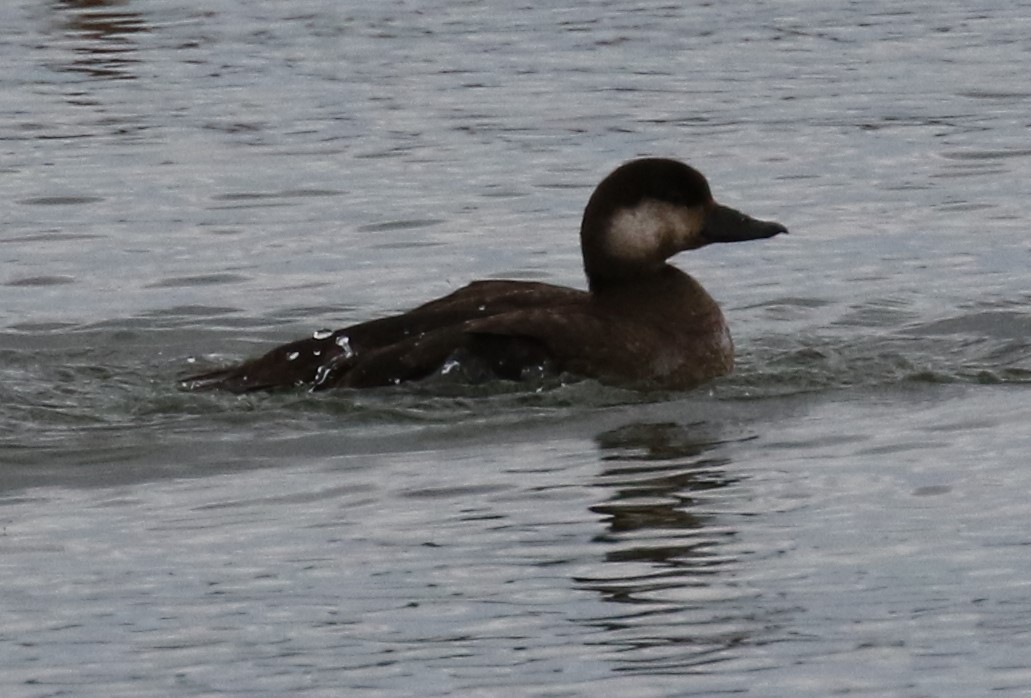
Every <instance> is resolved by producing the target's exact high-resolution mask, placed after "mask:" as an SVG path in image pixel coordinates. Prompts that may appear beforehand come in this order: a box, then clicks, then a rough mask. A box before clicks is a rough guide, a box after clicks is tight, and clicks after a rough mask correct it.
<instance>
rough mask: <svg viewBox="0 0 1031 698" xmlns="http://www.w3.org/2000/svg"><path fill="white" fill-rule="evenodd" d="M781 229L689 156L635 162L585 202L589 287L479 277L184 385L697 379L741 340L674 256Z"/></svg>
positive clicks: (245, 387)
mask: <svg viewBox="0 0 1031 698" xmlns="http://www.w3.org/2000/svg"><path fill="white" fill-rule="evenodd" d="M786 232H787V229H786V228H785V227H784V226H782V225H781V224H779V223H774V222H772V221H760V220H756V219H754V218H751V217H749V216H746V215H745V214H743V213H740V212H738V211H735V210H734V209H732V208H728V207H726V206H722V205H720V204H718V203H716V201H715V200H714V199H713V197H712V193H711V192H710V191H709V184H708V182H707V181H706V180H705V177H703V176H702V174H701V173H700V172H698V171H697V170H695V169H693V168H691V167H689V166H687V165H685V164H683V163H681V162H677V161H675V160H667V159H662V158H645V159H640V160H633V161H631V162H628V163H626V164H624V165H622V166H620V167H619V168H617V169H616V170H615V171H614V172H612V174H610V175H609V176H608V177H606V178H605V179H604V180H602V182H601V184H599V185H598V188H597V189H595V191H594V193H593V194H592V195H591V198H590V200H589V201H588V202H587V208H586V210H585V211H584V217H583V222H582V224H581V227H580V245H581V248H582V252H583V259H584V271H585V272H586V273H587V283H588V287H589V290H588V291H580V290H576V289H572V288H566V287H563V286H554V285H552V284H543V283H535V282H529V281H501V280H498V281H474V282H473V283H471V284H469V285H468V286H466V287H464V288H461V289H459V290H457V291H455V292H454V293H451V294H450V295H447V296H444V297H443V298H439V299H437V300H434V301H430V302H429V303H426V304H425V305H421V306H419V307H418V308H415V309H414V310H410V311H408V312H407V313H403V314H400V315H394V316H392V317H386V318H381V319H378V320H371V321H369V322H363V323H359V324H357V325H352V326H351V327H345V328H344V329H341V330H337V331H335V332H329V331H326V332H316V333H315V335H314V336H313V337H311V338H308V339H301V340H298V341H296V342H291V343H290V344H285V345H283V346H281V347H277V348H275V349H273V350H272V351H270V352H268V353H267V354H265V355H264V356H260V357H258V358H256V359H252V360H250V361H245V362H244V363H241V364H238V365H235V366H230V367H227V368H223V369H218V370H215V371H211V372H208V373H203V374H200V375H196V376H192V377H190V378H187V379H185V381H184V385H186V386H187V387H189V388H191V389H204V388H221V389H225V390H230V391H234V392H247V391H252V390H267V389H272V388H285V387H295V386H303V387H308V388H309V389H311V390H325V389H328V388H368V387H373V386H383V385H393V384H398V383H402V382H406V381H413V380H419V379H422V378H425V377H427V376H430V375H433V374H435V373H437V372H439V371H441V370H447V368H448V367H450V366H453V365H455V364H456V363H461V364H466V363H468V364H475V365H476V366H477V367H479V368H480V369H482V370H484V371H486V372H487V373H488V374H489V375H493V376H496V377H498V378H503V379H512V380H517V379H519V378H520V377H523V376H525V375H526V374H527V372H528V371H532V372H534V373H538V372H539V371H540V370H541V369H542V368H543V369H546V370H550V371H561V372H568V373H573V374H577V375H581V376H585V377H592V378H596V379H598V380H599V381H602V382H604V383H612V384H622V385H631V386H638V387H657V388H673V389H680V388H690V387H693V386H696V385H698V384H699V383H702V382H704V381H706V380H709V379H711V378H714V377H716V376H720V375H723V374H725V373H728V372H730V371H731V369H732V368H733V366H734V346H733V343H732V342H731V339H730V331H729V330H728V329H727V324H726V321H725V320H724V318H723V313H722V312H721V311H720V308H719V306H718V305H717V304H716V301H714V300H713V299H712V297H711V296H710V295H709V294H708V293H706V291H705V289H703V288H702V286H701V285H700V284H699V283H698V282H697V281H695V280H694V279H693V278H691V276H689V275H688V274H686V273H684V272H682V271H680V270H679V269H677V268H676V267H673V266H670V265H669V264H667V263H666V260H667V259H669V258H670V257H672V256H673V255H675V254H676V253H678V252H683V251H685V250H693V249H697V248H699V247H702V246H704V245H708V244H709V243H714V242H741V241H744V240H756V239H761V238H769V237H773V236H774V235H777V234H779V233H786Z"/></svg>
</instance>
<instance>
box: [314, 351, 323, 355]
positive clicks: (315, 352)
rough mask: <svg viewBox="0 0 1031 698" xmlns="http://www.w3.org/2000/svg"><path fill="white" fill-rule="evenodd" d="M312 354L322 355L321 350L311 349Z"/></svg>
mask: <svg viewBox="0 0 1031 698" xmlns="http://www.w3.org/2000/svg"><path fill="white" fill-rule="evenodd" d="M312 356H322V350H318V351H313V352H312Z"/></svg>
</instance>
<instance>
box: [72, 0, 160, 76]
mask: <svg viewBox="0 0 1031 698" xmlns="http://www.w3.org/2000/svg"><path fill="white" fill-rule="evenodd" d="M131 5H132V3H131V2H129V0H59V1H58V2H55V3H53V5H52V6H53V9H54V12H55V14H54V20H55V21H54V26H55V30H56V31H57V32H59V34H58V36H56V37H55V39H57V40H58V41H59V42H61V43H62V44H63V46H64V48H65V50H66V51H67V52H68V53H70V54H71V57H70V58H69V59H68V60H67V61H66V62H62V63H58V64H56V65H54V66H53V67H55V68H57V69H58V70H64V71H68V72H70V73H75V74H81V75H85V76H88V77H89V78H92V79H100V80H132V79H135V78H136V75H135V74H134V71H133V68H134V66H135V65H136V64H137V63H139V62H140V60H141V59H140V58H139V56H138V55H137V46H136V44H135V42H134V41H133V36H134V35H136V34H139V33H145V32H149V31H150V28H149V27H148V26H147V24H146V21H145V20H144V18H143V15H142V14H140V13H138V12H135V11H133V10H132V8H131Z"/></svg>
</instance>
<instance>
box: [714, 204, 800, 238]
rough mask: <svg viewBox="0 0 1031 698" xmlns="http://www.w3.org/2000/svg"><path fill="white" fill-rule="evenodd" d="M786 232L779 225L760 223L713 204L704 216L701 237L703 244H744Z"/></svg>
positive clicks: (770, 222)
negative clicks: (746, 241)
mask: <svg viewBox="0 0 1031 698" xmlns="http://www.w3.org/2000/svg"><path fill="white" fill-rule="evenodd" d="M786 232H788V229H787V228H785V227H784V226H783V225H781V224H780V223H777V222H775V221H761V220H759V219H757V218H752V217H751V216H748V215H745V214H744V213H741V212H740V211H737V210H735V209H732V208H730V207H729V206H723V205H721V204H715V205H714V206H712V208H710V209H709V211H708V213H707V214H706V215H705V221H704V223H703V224H702V230H701V233H700V235H701V237H702V239H703V240H705V242H707V243H708V242H744V241H745V240H762V239H764V238H771V237H773V236H774V235H780V234H781V233H786Z"/></svg>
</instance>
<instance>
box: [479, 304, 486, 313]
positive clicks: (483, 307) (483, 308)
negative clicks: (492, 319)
mask: <svg viewBox="0 0 1031 698" xmlns="http://www.w3.org/2000/svg"><path fill="white" fill-rule="evenodd" d="M479 309H480V312H481V313H482V312H483V311H484V310H486V309H487V306H485V305H481V306H480V308H479Z"/></svg>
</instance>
